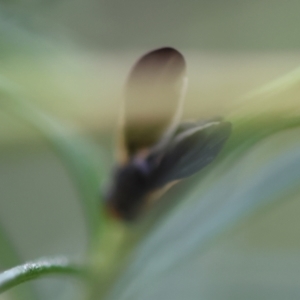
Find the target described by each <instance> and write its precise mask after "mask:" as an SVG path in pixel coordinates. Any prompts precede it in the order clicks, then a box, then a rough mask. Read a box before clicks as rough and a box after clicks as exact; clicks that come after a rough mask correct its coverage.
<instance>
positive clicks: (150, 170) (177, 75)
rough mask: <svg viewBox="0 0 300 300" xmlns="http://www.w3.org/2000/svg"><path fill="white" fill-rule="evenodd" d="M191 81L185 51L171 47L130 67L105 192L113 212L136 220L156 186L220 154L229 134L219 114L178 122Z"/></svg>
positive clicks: (159, 188) (189, 172) (163, 186)
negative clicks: (114, 157) (115, 162)
mask: <svg viewBox="0 0 300 300" xmlns="http://www.w3.org/2000/svg"><path fill="white" fill-rule="evenodd" d="M186 85H187V78H186V63H185V59H184V57H183V55H182V54H181V53H180V52H179V51H177V50H175V49H173V48H170V47H165V48H160V49H157V50H154V51H151V52H149V53H147V54H145V55H144V56H142V57H141V58H140V59H139V60H138V61H137V63H136V64H135V65H134V66H133V69H132V70H131V72H130V74H129V77H128V80H127V83H126V86H125V99H124V100H125V101H124V104H125V105H124V107H123V109H122V118H121V122H120V123H121V124H120V130H119V138H118V142H119V147H118V149H119V153H118V160H119V165H118V166H117V168H116V169H115V172H114V175H113V178H112V182H111V186H110V189H109V190H108V193H107V195H106V205H107V207H108V209H109V211H111V212H113V214H114V215H116V216H118V217H119V218H121V219H123V220H128V221H130V220H134V219H136V218H137V217H138V216H139V215H140V213H141V212H142V211H143V210H144V209H145V207H146V206H147V204H148V203H149V202H150V201H152V200H153V198H154V197H157V195H158V194H159V192H158V191H162V190H165V189H166V187H168V186H169V185H171V184H173V183H175V182H177V181H179V180H181V179H184V178H186V177H189V176H191V175H193V174H195V173H196V172H198V171H199V170H201V169H202V168H204V167H205V166H206V165H208V164H209V163H210V162H211V161H213V160H214V159H215V158H216V156H217V155H218V154H219V152H220V150H221V149H222V147H223V145H224V144H225V142H226V140H227V139H228V137H229V136H230V133H231V124H230V123H229V122H226V121H223V120H222V119H221V118H215V119H210V120H206V121H198V122H183V123H179V121H180V117H181V112H182V107H183V102H184V96H185V90H186Z"/></svg>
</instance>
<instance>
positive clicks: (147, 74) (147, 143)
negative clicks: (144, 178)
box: [120, 48, 186, 161]
mask: <svg viewBox="0 0 300 300" xmlns="http://www.w3.org/2000/svg"><path fill="white" fill-rule="evenodd" d="M185 69H186V66H185V60H184V57H183V56H182V54H181V53H179V52H178V51H177V50H175V49H173V48H161V49H158V50H154V51H152V52H149V53H148V54H145V55H144V56H142V57H141V58H140V60H138V61H137V63H136V64H135V66H134V67H133V69H132V70H131V73H130V74H129V78H128V81H127V84H126V89H125V105H124V108H123V116H122V127H123V136H122V137H121V148H123V155H121V157H120V160H121V161H126V160H127V159H128V158H130V157H132V156H133V155H135V154H137V153H141V152H142V151H143V150H145V149H148V148H149V147H152V146H153V145H154V144H155V143H157V141H158V140H159V139H160V138H161V137H162V135H163V133H164V132H165V131H166V128H170V131H171V130H172V128H175V126H176V124H177V123H178V121H179V119H180V115H181V111H182V102H183V98H184V92H185V85H186V84H185V83H186V77H185ZM167 135H168V134H166V138H167ZM124 154H125V155H124Z"/></svg>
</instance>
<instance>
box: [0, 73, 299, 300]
mask: <svg viewBox="0 0 300 300" xmlns="http://www.w3.org/2000/svg"><path fill="white" fill-rule="evenodd" d="M299 78H300V76H299V75H298V71H297V72H296V73H293V74H292V75H290V76H289V77H287V78H283V79H282V80H279V81H276V82H275V83H274V84H272V85H270V86H268V87H267V88H265V89H261V90H258V91H257V92H255V93H253V94H252V95H249V96H247V97H246V98H245V99H246V100H245V99H244V100H243V102H244V103H243V104H244V105H246V104H247V103H248V102H249V103H251V105H252V106H255V105H256V104H257V103H269V101H272V99H274V98H276V99H280V98H281V99H282V97H283V96H284V95H285V93H287V92H288V91H290V90H292V89H296V88H297V87H298V85H299ZM4 82H5V81H4V80H3V81H2V87H1V90H0V108H1V109H2V110H4V111H6V112H7V113H9V114H11V115H13V116H15V117H17V118H18V119H20V120H23V121H24V122H26V123H28V124H30V125H31V126H33V127H34V128H36V129H37V130H38V131H39V132H40V133H41V135H42V136H44V137H45V138H46V140H47V141H48V142H49V144H50V145H51V146H52V147H53V149H54V150H55V151H56V153H57V155H58V156H59V157H60V159H61V161H62V162H63V163H64V165H65V167H66V168H67V169H68V170H69V173H70V175H71V177H72V178H73V179H74V184H75V186H76V187H77V189H78V191H79V195H80V203H81V206H82V209H83V211H84V213H85V217H86V220H87V227H88V231H89V236H90V241H91V243H90V250H91V251H90V252H89V253H88V257H87V260H86V262H85V263H84V265H85V268H84V270H80V269H78V268H77V267H73V266H72V264H69V262H68V259H66V258H62V260H59V261H58V260H56V259H43V260H42V261H39V262H34V263H28V264H25V265H19V266H18V267H15V268H13V269H10V270H7V271H4V272H3V273H2V274H0V290H1V291H5V290H7V289H9V288H12V287H14V286H16V285H18V284H20V283H22V282H25V281H28V280H31V279H35V278H42V277H44V276H45V275H47V274H52V275H56V274H57V275H59V274H65V275H70V276H73V275H78V274H84V275H86V274H87V273H88V274H89V276H88V278H89V280H87V281H86V282H87V285H88V290H89V292H88V293H89V294H88V295H87V298H88V299H96V298H98V299H103V297H105V296H106V297H107V298H108V299H111V300H113V299H114V300H116V299H149V298H151V297H150V296H151V295H154V294H153V284H154V285H155V286H158V282H159V281H160V279H161V280H162V279H163V278H164V276H166V275H168V276H169V277H168V278H170V280H172V283H173V284H174V285H175V286H176V282H179V280H180V279H178V278H176V277H174V276H173V277H172V274H173V273H174V274H175V272H174V270H176V269H178V268H181V267H182V266H184V264H185V263H186V262H187V261H188V260H189V259H191V258H192V257H195V256H201V255H204V253H205V251H206V250H207V249H209V247H210V245H211V244H212V242H215V241H216V240H217V238H218V237H220V236H221V234H223V233H224V232H228V231H229V229H232V228H233V227H234V226H236V225H237V224H239V223H241V222H244V221H245V220H247V219H248V218H249V217H251V216H253V215H254V214H255V213H258V212H259V211H261V210H262V209H265V208H267V207H270V206H271V205H274V204H275V203H278V202H279V201H286V199H289V195H291V194H292V193H295V192H298V191H299V188H298V185H299V184H298V183H299V180H300V154H299V153H300V143H299V140H298V139H295V138H294V136H293V135H289V134H287V133H288V132H289V130H291V129H296V128H298V127H299V125H300V117H299V116H298V115H297V113H295V112H293V113H291V111H287V110H277V111H275V110H274V111H269V112H268V113H267V114H266V113H261V112H258V111H257V110H256V111H255V110H254V111H252V112H251V109H249V110H247V109H245V110H244V111H240V112H238V113H236V114H235V115H232V116H229V119H230V121H232V122H233V125H234V126H233V135H232V137H231V139H230V140H229V142H228V144H227V146H226V148H225V149H224V151H223V153H222V155H221V156H220V157H219V158H218V159H217V161H216V162H214V163H213V164H212V165H211V166H210V167H209V168H207V169H205V170H204V171H203V172H202V173H201V174H200V176H199V177H196V178H195V179H194V182H196V184H194V185H192V187H190V188H189V189H186V191H185V192H184V193H183V194H180V193H179V194H178V199H174V201H169V204H168V209H167V210H165V211H164V212H163V213H161V215H160V216H159V218H158V217H157V218H155V216H158V215H159V209H158V210H157V211H156V212H157V215H155V210H154V218H153V219H152V221H151V222H150V223H151V225H150V226H148V227H147V226H146V227H143V226H142V223H138V224H137V225H136V226H133V227H126V226H124V225H123V224H120V223H118V222H115V221H113V220H110V219H107V218H105V217H104V213H103V212H102V213H100V214H99V196H98V194H99V192H98V187H99V185H100V181H101V176H100V174H101V170H100V169H101V168H100V167H99V166H100V163H99V159H101V158H100V157H97V155H96V153H97V151H96V149H95V148H94V146H93V144H92V143H91V142H89V141H87V140H85V139H83V138H81V137H79V136H78V135H76V134H74V132H73V131H71V130H69V128H67V126H65V125H60V123H59V122H58V121H56V120H54V119H52V118H51V117H49V116H48V115H46V114H45V113H43V112H41V111H40V110H38V109H37V108H36V107H34V106H33V105H32V104H31V103H30V102H29V101H27V100H25V99H23V98H22V96H20V95H21V93H20V92H18V93H17V92H16V90H17V89H16V88H15V87H12V86H10V85H9V84H7V83H4ZM278 133H281V134H282V135H283V137H281V139H282V141H283V140H284V143H283V146H282V147H278V148H277V149H274V150H273V151H270V145H268V141H269V139H267V138H268V137H270V136H271V135H274V134H278ZM271 147H272V144H271ZM174 198H176V197H174ZM183 199H184V201H183ZM172 200H173V199H172ZM148 225H149V224H148ZM100 228H101V232H100V230H99V229H100ZM145 228H146V229H145ZM99 240H100V241H99ZM1 244H4V245H5V247H4V248H3V249H4V252H3V253H2V255H1V258H0V260H1V261H3V262H5V261H9V262H10V263H13V264H20V260H19V259H18V257H17V255H16V254H14V253H15V250H14V248H13V246H12V245H10V242H9V240H8V239H7V237H6V236H5V235H4V234H1ZM5 249H6V250H5ZM124 265H126V267H125V270H123V271H122V272H121V270H122V267H123V266H124ZM198 274H199V276H200V277H201V276H203V274H201V270H199V273H198ZM182 276H189V275H188V271H185V272H184V271H182ZM85 278H86V277H85ZM166 294H167V295H168V296H170V295H171V296H172V299H185V298H186V294H185V291H183V292H182V293H176V294H172V291H170V290H168V291H166ZM149 295H150V296H149ZM171 296H170V297H171ZM153 297H154V298H155V297H156V296H152V298H153ZM159 297H163V296H162V294H159Z"/></svg>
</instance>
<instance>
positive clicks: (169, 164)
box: [152, 121, 231, 188]
mask: <svg viewBox="0 0 300 300" xmlns="http://www.w3.org/2000/svg"><path fill="white" fill-rule="evenodd" d="M230 133H231V124H230V123H229V122H223V121H222V122H209V123H207V124H205V125H200V126H195V127H194V128H189V129H187V130H186V131H184V132H182V133H180V134H179V135H177V136H176V137H175V138H174V139H173V141H172V142H171V143H170V146H169V148H168V149H167V150H166V152H165V154H164V156H163V158H162V159H161V162H160V164H159V166H158V167H157V169H156V170H155V172H153V175H152V176H153V182H154V188H157V187H161V186H163V185H165V184H167V183H169V182H172V181H174V180H179V179H183V178H185V177H188V176H191V175H193V174H195V173H196V172H198V171H199V170H201V169H202V168H204V167H205V166H206V165H208V164H209V163H210V162H212V161H213V160H214V159H215V158H216V157H217V155H218V154H219V152H220V151H221V149H222V148H223V146H224V144H225V142H226V140H227V139H228V137H229V136H230Z"/></svg>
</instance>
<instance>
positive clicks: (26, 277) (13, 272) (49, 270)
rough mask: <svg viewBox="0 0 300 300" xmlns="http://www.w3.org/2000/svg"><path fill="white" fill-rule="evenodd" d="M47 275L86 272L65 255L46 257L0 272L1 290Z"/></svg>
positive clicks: (71, 274)
mask: <svg viewBox="0 0 300 300" xmlns="http://www.w3.org/2000/svg"><path fill="white" fill-rule="evenodd" d="M47 275H68V276H83V275H85V272H84V270H83V269H82V268H80V267H79V266H77V265H75V264H73V263H70V262H69V260H68V259H66V258H64V257H57V258H44V259H40V260H38V261H35V262H28V263H26V264H23V265H20V266H17V267H14V268H12V269H9V270H7V271H4V272H2V273H0V292H1V293H3V292H5V291H7V290H8V289H10V288H12V287H15V286H17V285H19V284H21V283H23V282H26V281H30V280H33V279H37V278H44V277H45V276H47Z"/></svg>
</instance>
